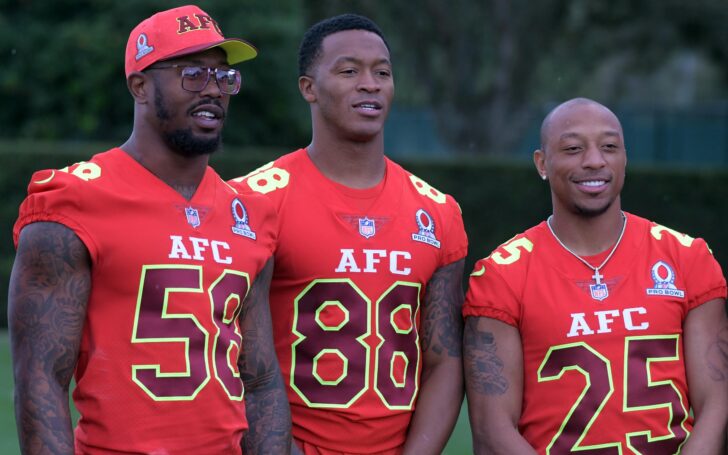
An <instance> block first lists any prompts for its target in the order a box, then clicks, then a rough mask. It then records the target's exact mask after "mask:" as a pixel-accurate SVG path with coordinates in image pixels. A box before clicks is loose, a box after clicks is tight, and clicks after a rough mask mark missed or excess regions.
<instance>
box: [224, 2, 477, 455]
mask: <svg viewBox="0 0 728 455" xmlns="http://www.w3.org/2000/svg"><path fill="white" fill-rule="evenodd" d="M299 74H300V77H299V88H300V91H301V93H302V95H303V97H304V99H305V100H306V101H307V102H308V103H309V105H310V107H311V114H312V122H313V140H312V142H311V144H310V145H309V146H308V147H306V148H304V149H300V150H298V151H295V152H293V153H291V154H288V155H285V156H283V157H281V158H279V159H278V160H276V161H275V162H273V163H270V164H268V165H266V166H264V167H262V168H260V169H258V170H256V171H254V172H252V173H251V174H249V175H248V176H245V177H242V178H239V179H235V180H234V181H233V182H232V184H233V185H236V186H237V187H239V188H240V189H241V191H246V192H254V193H262V194H265V195H267V196H268V197H269V198H270V200H271V201H273V204H274V205H275V206H276V207H277V211H278V216H279V232H278V236H279V243H278V247H277V250H276V252H275V261H276V266H275V271H274V275H273V279H272V282H271V296H270V302H271V314H272V319H273V331H274V338H275V343H276V351H277V354H278V357H279V360H280V363H281V370H282V371H283V375H284V380H285V381H286V383H287V384H288V397H289V401H290V404H291V414H292V420H293V434H294V438H295V441H296V442H297V445H298V448H300V449H301V450H302V451H303V452H305V453H307V454H341V453H391V454H395V453H416V454H429V453H432V454H436V453H438V454H439V453H441V451H442V449H443V447H444V446H445V443H446V442H447V439H448V437H449V435H450V433H451V431H452V428H453V426H454V423H455V420H456V419H457V415H458V412H459V410H460V406H461V403H462V394H463V392H462V373H461V368H462V367H461V333H462V329H461V316H460V308H461V305H462V299H463V291H462V283H461V281H462V271H463V260H464V259H463V258H464V257H465V255H466V251H467V239H466V236H465V231H464V228H463V224H462V217H461V214H460V210H459V207H458V206H457V203H456V202H455V201H454V200H453V199H452V198H451V197H450V196H447V195H445V194H443V193H441V192H439V191H437V190H436V189H434V188H432V187H431V186H430V185H428V184H427V183H425V182H424V181H422V180H421V179H419V178H417V177H416V176H414V175H412V174H411V173H409V172H407V171H405V170H404V169H402V168H401V167H400V166H399V165H397V164H395V163H394V162H392V161H391V160H389V159H388V158H386V157H385V155H384V143H383V125H384V121H385V119H386V116H387V113H388V111H389V106H390V103H391V101H392V97H393V93H394V82H393V76H392V65H391V62H390V55H389V49H388V47H387V44H386V42H385V40H384V38H383V37H382V34H381V31H380V30H379V28H378V27H377V26H376V25H375V24H373V23H372V22H371V21H370V20H368V19H366V18H364V17H361V16H357V15H352V14H348V15H343V16H337V17H333V18H330V19H327V20H324V21H322V22H320V23H318V24H316V25H314V26H313V27H312V28H311V29H310V30H309V31H308V32H307V33H306V35H305V36H304V38H303V42H302V44H301V48H300V52H299Z"/></svg>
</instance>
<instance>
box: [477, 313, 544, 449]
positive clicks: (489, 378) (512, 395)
mask: <svg viewBox="0 0 728 455" xmlns="http://www.w3.org/2000/svg"><path fill="white" fill-rule="evenodd" d="M463 357H464V359H463V364H464V367H465V391H466V394H467V397H468V413H469V415H470V428H471V431H472V433H473V451H474V452H475V453H476V454H481V453H493V454H509V455H510V454H534V455H535V453H536V452H535V451H534V450H533V448H531V446H530V445H529V444H528V443H527V442H526V440H525V439H523V437H522V436H521V435H520V433H519V432H518V419H519V418H520V416H521V405H522V399H523V351H522V348H521V337H520V334H519V333H518V329H516V328H515V327H513V326H510V325H508V324H505V323H503V322H500V321H497V320H495V319H490V318H485V317H468V318H467V319H466V320H465V334H464V336H463Z"/></svg>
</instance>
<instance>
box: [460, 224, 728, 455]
mask: <svg viewBox="0 0 728 455" xmlns="http://www.w3.org/2000/svg"><path fill="white" fill-rule="evenodd" d="M483 270H484V272H482V273H481V271H483ZM600 272H601V274H602V275H603V276H604V278H603V279H602V280H603V282H605V283H606V284H607V286H608V290H609V296H608V297H607V298H605V299H604V300H602V301H599V300H595V299H593V298H592V297H591V294H590V289H589V285H590V284H592V283H593V280H592V275H593V274H594V272H593V271H592V270H591V269H589V268H588V267H586V265H584V264H583V263H581V262H580V261H579V260H578V259H576V258H575V257H574V256H572V255H571V254H570V253H568V252H567V251H566V250H565V249H564V248H563V247H562V246H560V245H559V244H558V243H557V241H556V240H555V239H554V237H553V235H552V234H551V232H550V231H549V230H548V227H547V226H546V223H541V224H539V225H538V226H536V227H534V228H531V229H529V230H528V231H526V232H525V233H522V234H519V235H517V236H516V237H514V238H513V239H512V240H510V241H509V242H507V243H505V244H503V245H501V246H500V247H498V248H497V249H496V250H495V251H494V252H493V254H491V255H490V256H488V257H487V258H485V259H482V260H481V261H479V262H478V263H476V265H475V272H474V274H473V275H471V278H470V286H469V289H468V293H467V296H466V303H465V306H464V308H463V313H464V315H465V316H466V317H471V316H486V317H490V318H494V319H498V320H500V321H503V322H505V323H507V324H510V325H513V326H514V327H516V328H518V330H519V331H520V335H521V340H522V343H523V353H524V394H523V411H522V416H521V420H520V422H519V427H520V431H521V432H522V434H523V436H524V437H525V438H526V440H527V441H529V442H530V443H531V444H532V445H533V446H534V447H535V448H536V449H537V451H538V452H539V453H546V450H547V447H550V450H552V453H563V452H564V451H567V452H568V450H569V449H571V448H572V446H575V447H591V448H597V447H599V448H602V449H603V450H604V452H599V453H617V452H616V451H617V447H621V450H622V452H621V453H636V452H635V448H637V449H639V450H641V451H642V453H673V452H674V450H673V449H676V448H677V446H679V445H680V444H681V443H682V442H684V439H685V437H686V434H687V433H689V431H690V430H691V429H692V419H691V418H690V417H689V415H688V412H687V411H688V410H689V406H690V405H689V401H688V395H687V381H686V375H685V364H684V357H683V342H682V341H683V340H682V336H683V333H682V332H683V331H682V326H683V321H684V320H685V317H686V315H687V313H688V312H689V311H690V310H691V309H692V308H695V307H696V306H698V305H700V304H702V303H705V302H707V301H709V300H713V299H716V298H725V296H726V282H725V279H724V277H723V274H722V272H721V269H720V266H719V265H718V263H717V262H716V261H715V259H714V258H713V256H712V255H711V254H710V252H709V250H708V248H707V246H706V244H705V242H704V241H703V240H702V239H691V238H689V237H687V236H684V235H682V234H679V233H676V232H674V231H672V232H670V231H668V230H667V229H666V228H664V227H662V226H659V225H657V224H655V223H652V222H650V221H648V220H645V219H643V218H640V217H637V216H634V215H631V214H627V228H626V231H625V235H624V238H623V239H622V242H621V244H620V245H619V246H618V247H617V250H616V251H615V253H614V255H613V256H612V258H611V259H610V260H609V262H607V264H606V265H605V266H604V268H603V269H602V270H600ZM667 278H674V282H673V283H672V284H671V285H672V286H673V287H672V288H671V287H670V285H669V284H668V282H669V281H668V280H667ZM656 289H657V290H656ZM681 292H682V296H680V295H679V294H680V293H681ZM659 294H663V295H659ZM665 294H671V295H665ZM625 359H627V360H625ZM625 370H627V373H626V374H625ZM625 384H626V386H625ZM671 409H672V413H673V414H672V415H671V414H670V412H671ZM569 416H570V418H568V417H569ZM671 418H672V420H671ZM592 419H593V420H592ZM565 422H566V425H565V426H563V428H562V424H564V423H565ZM668 427H670V429H668ZM648 431H649V432H651V434H652V438H654V439H655V441H652V442H650V441H646V438H645V436H644V435H645V434H646V432H648ZM670 431H672V432H673V435H674V436H673V435H670Z"/></svg>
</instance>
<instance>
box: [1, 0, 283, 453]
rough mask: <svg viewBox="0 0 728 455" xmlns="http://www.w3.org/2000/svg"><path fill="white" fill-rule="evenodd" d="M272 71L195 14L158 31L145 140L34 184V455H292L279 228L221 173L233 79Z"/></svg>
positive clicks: (144, 68) (135, 35) (145, 79)
mask: <svg viewBox="0 0 728 455" xmlns="http://www.w3.org/2000/svg"><path fill="white" fill-rule="evenodd" d="M256 53H257V52H256V50H255V48H253V47H252V46H251V45H249V44H247V43H246V42H244V41H241V40H237V39H225V38H224V37H223V36H222V33H221V32H220V29H219V27H218V25H217V23H216V22H215V21H214V20H213V19H212V18H211V17H210V16H209V15H207V14H206V13H205V12H204V11H202V10H201V9H199V8H197V7H195V6H184V7H180V8H175V9H171V10H167V11H163V12H160V13H157V14H155V15H153V16H151V17H150V18H148V19H146V20H144V21H143V22H141V23H140V24H139V25H138V26H137V27H136V28H135V29H134V30H133V31H132V32H131V35H130V36H129V41H128V44H127V49H126V76H127V85H128V87H129V91H130V92H131V95H132V97H133V98H134V103H135V110H134V130H133V132H132V134H131V137H130V138H129V140H128V141H127V142H126V143H124V144H123V145H121V146H120V147H118V148H114V149H112V150H109V151H107V152H104V153H100V154H98V155H95V156H94V157H92V158H91V160H90V161H88V162H81V163H77V164H74V165H72V166H69V167H66V168H64V169H60V170H47V171H40V172H37V173H36V174H35V175H34V176H33V177H32V180H31V183H30V186H29V195H28V197H27V198H26V200H25V201H24V202H23V204H22V205H21V207H20V216H19V218H18V221H17V222H16V224H15V229H14V232H13V234H14V238H15V242H16V244H17V257H16V260H15V264H14V265H13V271H12V276H11V283H10V296H9V321H10V335H11V344H12V352H13V363H14V372H15V384H16V389H15V404H16V417H17V425H18V434H19V438H20V447H21V449H22V451H23V453H32V454H51V453H52V454H61V453H63V454H66V453H72V452H74V451H75V452H76V453H83V454H96V453H99V454H101V453H103V454H114V453H125V454H128V453H157V454H162V453H164V454H223V453H224V454H236V453H237V454H239V453H241V451H242V450H241V449H242V445H243V444H244V446H245V451H246V452H247V453H266V454H267V453H285V452H287V451H289V448H290V416H289V411H288V405H287V402H286V396H285V389H284V388H283V383H282V381H281V380H280V371H279V369H278V365H277V362H276V358H275V352H274V349H273V340H272V337H271V324H270V314H269V310H268V286H269V282H270V276H271V273H272V269H273V263H272V258H271V256H272V253H273V250H274V245H275V238H276V232H275V229H274V227H275V225H276V221H275V213H274V212H273V210H272V208H271V207H270V204H269V203H268V202H267V201H265V200H264V198H262V197H258V198H256V197H253V196H252V195H251V196H245V197H243V196H241V195H239V194H237V193H236V192H235V191H233V189H232V188H230V187H229V186H228V185H227V184H226V183H225V182H224V181H223V180H221V179H220V177H219V176H218V175H217V174H216V173H215V171H213V170H212V169H211V168H210V167H208V166H207V162H208V158H209V155H210V154H211V153H212V152H214V151H215V150H216V149H217V147H218V143H219V142H220V136H221V131H222V126H223V121H224V118H225V113H226V110H227V106H228V103H229V101H230V96H232V95H235V94H236V93H238V90H239V89H240V80H241V79H240V72H239V71H238V70H236V69H233V68H231V66H230V65H232V64H235V63H238V62H241V61H244V60H248V59H251V58H253V57H255V55H256ZM74 374H75V379H76V383H77V386H76V388H75V390H74V392H73V400H74V403H75V405H76V408H77V409H78V411H79V413H80V420H79V422H78V426H77V427H76V429H75V434H74V432H73V430H72V423H71V417H70V412H69V405H68V388H69V383H70V381H71V376H72V375H74ZM244 386H245V387H244ZM246 414H247V420H246ZM248 427H249V428H248ZM246 430H247V431H246ZM74 436H75V437H74Z"/></svg>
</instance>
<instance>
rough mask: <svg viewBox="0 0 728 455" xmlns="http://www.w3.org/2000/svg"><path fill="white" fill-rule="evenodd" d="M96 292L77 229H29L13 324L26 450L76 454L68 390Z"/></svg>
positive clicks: (15, 279)
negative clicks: (74, 230)
mask: <svg viewBox="0 0 728 455" xmlns="http://www.w3.org/2000/svg"><path fill="white" fill-rule="evenodd" d="M90 289H91V268H90V259H89V255H88V251H87V250H86V247H85V245H84V244H83V242H81V240H80V239H79V238H78V237H76V235H75V234H74V233H73V231H71V230H70V229H68V228H67V227H65V226H62V225H60V224H56V223H46V222H43V223H32V224H29V225H27V226H26V227H25V228H23V230H22V231H21V233H20V239H19V241H18V251H17V255H16V257H15V263H14V264H13V270H12V273H11V275H10V291H9V294H8V324H9V328H10V344H11V350H12V356H13V374H14V378H15V419H16V424H17V428H18V438H19V442H20V449H21V451H22V452H23V453H24V454H41V453H54V454H70V453H73V431H72V428H71V427H72V425H71V415H70V411H69V406H68V387H69V384H70V382H71V377H72V375H73V371H74V369H75V367H76V361H77V359H78V351H79V346H80V343H81V331H82V328H83V322H84V319H85V316H86V306H87V303H88V296H89V292H90Z"/></svg>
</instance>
